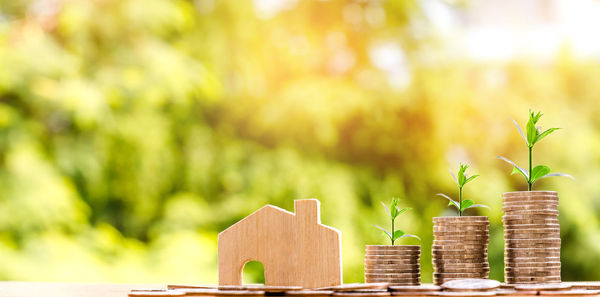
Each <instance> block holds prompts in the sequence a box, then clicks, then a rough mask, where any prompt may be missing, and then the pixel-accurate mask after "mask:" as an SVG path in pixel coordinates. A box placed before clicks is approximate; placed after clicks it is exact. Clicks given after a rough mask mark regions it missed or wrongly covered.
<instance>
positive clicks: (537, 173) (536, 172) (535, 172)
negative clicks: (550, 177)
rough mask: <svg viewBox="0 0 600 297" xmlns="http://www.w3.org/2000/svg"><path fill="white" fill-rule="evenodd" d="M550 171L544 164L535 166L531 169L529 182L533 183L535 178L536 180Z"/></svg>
mask: <svg viewBox="0 0 600 297" xmlns="http://www.w3.org/2000/svg"><path fill="white" fill-rule="evenodd" d="M550 171H551V170H550V167H548V166H545V165H538V166H535V167H534V168H533V169H532V170H531V180H530V182H531V183H532V184H533V183H534V182H535V181H536V180H538V179H539V178H541V177H542V176H544V175H546V174H548V173H550Z"/></svg>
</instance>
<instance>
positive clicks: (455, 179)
mask: <svg viewBox="0 0 600 297" xmlns="http://www.w3.org/2000/svg"><path fill="white" fill-rule="evenodd" d="M448 172H450V175H452V178H453V179H454V181H455V182H456V184H457V185H458V178H456V175H454V173H453V172H452V171H451V170H450V169H448Z"/></svg>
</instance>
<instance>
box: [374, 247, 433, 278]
mask: <svg viewBox="0 0 600 297" xmlns="http://www.w3.org/2000/svg"><path fill="white" fill-rule="evenodd" d="M365 282H367V283H389V284H393V285H419V284H421V246H420V245H367V247H366V251H365Z"/></svg>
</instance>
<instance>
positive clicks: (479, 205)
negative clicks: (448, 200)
mask: <svg viewBox="0 0 600 297" xmlns="http://www.w3.org/2000/svg"><path fill="white" fill-rule="evenodd" d="M475 207H484V208H487V209H490V208H489V206H487V205H483V204H473V205H471V206H469V207H467V208H465V209H464V210H467V209H469V208H475Z"/></svg>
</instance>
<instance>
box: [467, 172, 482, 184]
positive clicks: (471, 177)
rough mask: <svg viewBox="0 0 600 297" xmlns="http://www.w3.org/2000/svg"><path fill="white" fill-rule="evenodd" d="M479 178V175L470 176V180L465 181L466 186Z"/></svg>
mask: <svg viewBox="0 0 600 297" xmlns="http://www.w3.org/2000/svg"><path fill="white" fill-rule="evenodd" d="M478 176H479V174H475V175H473V176H470V177H469V178H467V180H466V181H465V185H466V184H467V183H468V182H470V181H472V180H474V179H475V178H476V177H478Z"/></svg>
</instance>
